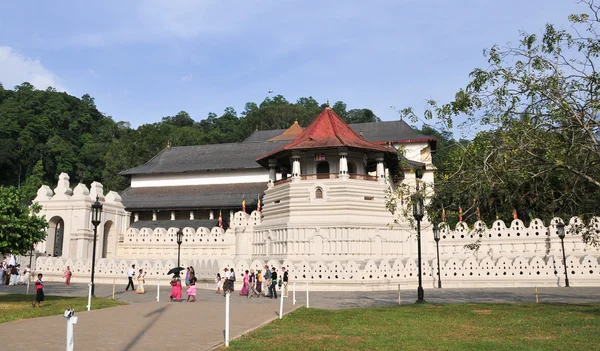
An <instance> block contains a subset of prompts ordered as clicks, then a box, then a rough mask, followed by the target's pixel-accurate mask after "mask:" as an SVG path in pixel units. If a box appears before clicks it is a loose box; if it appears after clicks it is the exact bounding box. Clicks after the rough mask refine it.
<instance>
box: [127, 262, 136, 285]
mask: <svg viewBox="0 0 600 351" xmlns="http://www.w3.org/2000/svg"><path fill="white" fill-rule="evenodd" d="M134 274H135V265H134V264H132V265H131V268H129V270H128V271H127V279H129V282H128V283H127V287H126V288H125V291H128V290H129V286H131V291H135V287H134V286H133V275H134Z"/></svg>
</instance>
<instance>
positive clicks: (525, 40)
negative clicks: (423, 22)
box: [402, 0, 600, 244]
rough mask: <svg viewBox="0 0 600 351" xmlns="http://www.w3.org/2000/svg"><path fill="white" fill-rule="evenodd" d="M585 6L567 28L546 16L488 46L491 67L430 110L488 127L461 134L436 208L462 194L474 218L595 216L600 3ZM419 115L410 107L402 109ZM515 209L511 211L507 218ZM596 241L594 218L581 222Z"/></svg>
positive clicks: (588, 0)
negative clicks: (538, 27) (466, 138)
mask: <svg viewBox="0 0 600 351" xmlns="http://www.w3.org/2000/svg"><path fill="white" fill-rule="evenodd" d="M580 3H581V4H583V5H584V6H585V8H586V12H585V13H581V14H574V15H570V16H569V17H568V18H569V20H570V21H571V23H572V26H571V27H570V28H569V29H558V28H556V27H555V26H554V25H552V24H547V25H546V27H545V28H544V30H543V32H542V34H541V35H536V34H531V33H525V32H523V33H521V40H520V41H519V42H518V44H516V45H510V44H509V45H506V46H498V45H496V46H493V47H492V48H491V49H490V50H487V51H485V55H486V57H487V58H488V62H489V66H488V67H487V68H477V69H475V70H473V71H472V72H471V82H470V83H469V84H467V86H466V87H465V88H464V89H461V90H460V91H459V92H458V93H457V94H456V96H455V99H454V101H452V102H450V103H447V104H442V105H438V104H437V103H436V102H435V101H430V102H429V104H430V106H431V108H430V109H428V110H427V111H426V112H425V118H429V119H431V118H436V119H438V123H439V124H445V125H446V126H448V127H451V126H453V125H454V122H455V119H456V116H458V115H466V116H467V117H468V120H467V121H466V122H464V123H462V124H461V125H460V126H459V127H460V128H461V129H463V130H465V131H468V130H470V128H473V127H475V128H477V129H479V130H481V129H483V131H480V132H479V133H477V134H476V136H475V138H474V140H473V141H472V142H470V143H467V144H461V143H457V144H455V145H456V149H455V150H453V152H452V155H451V159H452V161H451V162H452V163H453V164H448V165H447V166H448V168H447V171H445V174H443V176H442V177H441V178H440V179H441V180H440V181H439V182H437V183H436V185H435V197H434V201H432V202H431V204H432V207H431V208H430V215H432V216H434V217H437V218H439V215H440V206H441V203H444V204H447V203H452V204H454V206H456V205H458V203H461V205H462V207H463V209H465V208H466V209H467V210H466V211H465V214H467V212H468V213H469V214H470V215H471V218H474V217H476V213H477V212H476V211H477V208H478V207H479V209H480V212H481V214H482V216H483V217H485V218H486V219H488V221H489V220H490V219H492V218H495V216H496V213H498V216H499V217H500V218H503V219H510V213H511V212H512V211H513V210H516V211H517V214H518V216H519V218H521V219H524V220H525V221H526V222H527V221H528V220H529V218H530V217H539V218H542V219H548V218H551V217H553V216H560V217H562V218H563V219H568V218H570V217H571V216H582V217H584V218H589V217H591V216H592V215H596V214H597V206H596V204H597V203H598V200H600V146H599V141H598V138H599V137H600V120H599V113H598V112H599V111H600V98H599V97H600V96H599V94H600V84H599V83H600V72H599V71H598V70H597V68H598V64H597V61H598V57H599V55H600V37H599V34H598V24H599V23H600V7H599V6H598V5H596V4H595V3H594V1H593V0H585V1H580ZM402 114H403V115H406V116H408V117H410V118H412V119H413V120H414V119H416V118H417V116H416V115H415V114H414V113H413V112H412V111H411V110H410V109H406V110H403V111H402ZM507 217H508V218H507ZM574 230H575V232H579V233H581V234H583V237H584V240H585V241H586V242H590V243H593V244H597V243H598V235H597V233H595V231H593V230H590V228H589V227H587V226H583V227H581V226H580V227H577V226H575V227H574Z"/></svg>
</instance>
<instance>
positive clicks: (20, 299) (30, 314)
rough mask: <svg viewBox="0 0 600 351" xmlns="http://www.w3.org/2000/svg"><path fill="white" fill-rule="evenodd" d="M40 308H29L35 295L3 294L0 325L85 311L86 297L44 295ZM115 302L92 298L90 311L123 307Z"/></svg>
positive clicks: (118, 302) (0, 297)
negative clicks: (68, 311)
mask: <svg viewBox="0 0 600 351" xmlns="http://www.w3.org/2000/svg"><path fill="white" fill-rule="evenodd" d="M45 299H46V301H44V302H42V307H40V308H37V307H36V308H33V307H31V301H33V300H35V294H32V295H25V294H5V295H4V294H3V295H0V323H4V322H10V321H15V320H18V319H27V318H35V317H43V316H53V315H57V314H60V315H62V314H63V313H64V312H65V310H66V309H67V308H74V309H75V312H82V311H87V297H66V296H51V295H46V297H45ZM125 304H126V303H124V302H121V301H116V300H109V299H102V298H97V297H95V298H92V309H93V310H97V309H100V308H106V307H113V306H119V305H125Z"/></svg>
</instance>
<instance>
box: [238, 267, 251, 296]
mask: <svg viewBox="0 0 600 351" xmlns="http://www.w3.org/2000/svg"><path fill="white" fill-rule="evenodd" d="M248 277H249V276H248V271H246V274H244V285H242V290H240V295H242V296H248V285H249V284H248Z"/></svg>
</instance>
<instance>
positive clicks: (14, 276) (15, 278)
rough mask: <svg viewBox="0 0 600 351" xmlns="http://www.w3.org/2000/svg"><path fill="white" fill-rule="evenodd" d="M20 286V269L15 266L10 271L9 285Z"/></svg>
mask: <svg viewBox="0 0 600 351" xmlns="http://www.w3.org/2000/svg"><path fill="white" fill-rule="evenodd" d="M17 284H19V268H18V267H17V266H16V265H14V266H12V267H11V269H10V283H9V284H8V285H17Z"/></svg>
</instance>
